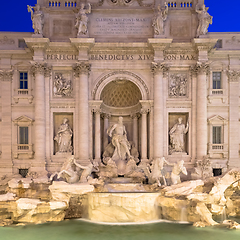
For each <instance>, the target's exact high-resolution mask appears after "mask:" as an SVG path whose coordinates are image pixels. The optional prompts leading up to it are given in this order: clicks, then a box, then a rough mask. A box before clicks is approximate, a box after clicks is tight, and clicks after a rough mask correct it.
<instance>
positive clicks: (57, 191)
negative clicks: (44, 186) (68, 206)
mask: <svg viewBox="0 0 240 240" xmlns="http://www.w3.org/2000/svg"><path fill="white" fill-rule="evenodd" d="M49 190H50V192H51V194H52V198H53V199H54V200H56V201H64V202H66V203H69V200H70V197H71V195H83V194H85V193H88V192H93V191H94V186H92V185H90V184H87V183H86V184H85V183H75V184H69V183H66V182H62V181H60V182H53V184H52V185H51V186H49Z"/></svg>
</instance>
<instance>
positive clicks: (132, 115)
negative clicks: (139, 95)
mask: <svg viewBox="0 0 240 240" xmlns="http://www.w3.org/2000/svg"><path fill="white" fill-rule="evenodd" d="M130 117H131V118H132V119H135V118H137V119H138V118H139V117H140V114H139V113H133V114H131V115H130Z"/></svg>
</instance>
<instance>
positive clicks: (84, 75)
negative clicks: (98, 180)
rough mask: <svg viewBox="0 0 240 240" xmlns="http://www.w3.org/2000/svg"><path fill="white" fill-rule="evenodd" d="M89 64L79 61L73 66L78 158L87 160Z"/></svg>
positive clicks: (83, 160)
mask: <svg viewBox="0 0 240 240" xmlns="http://www.w3.org/2000/svg"><path fill="white" fill-rule="evenodd" d="M90 69H91V65H90V64H89V63H88V62H80V63H78V64H77V65H76V66H74V68H73V70H74V74H75V78H76V79H77V81H79V89H77V91H78V92H79V93H78V95H79V98H78V106H79V120H78V124H79V141H78V147H79V160H80V161H82V162H87V161H88V160H89V134H88V131H89V107H88V76H89V72H90Z"/></svg>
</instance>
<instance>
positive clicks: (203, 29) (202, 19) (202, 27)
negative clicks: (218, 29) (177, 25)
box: [196, 4, 213, 37]
mask: <svg viewBox="0 0 240 240" xmlns="http://www.w3.org/2000/svg"><path fill="white" fill-rule="evenodd" d="M207 11H208V8H207V7H206V6H205V4H203V6H202V9H197V7H196V12H197V13H198V20H199V25H198V29H197V37H199V36H200V35H205V34H207V32H208V27H209V24H212V18H213V17H212V16H210V14H209V13H208V12H207Z"/></svg>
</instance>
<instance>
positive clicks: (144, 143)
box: [141, 109, 148, 160]
mask: <svg viewBox="0 0 240 240" xmlns="http://www.w3.org/2000/svg"><path fill="white" fill-rule="evenodd" d="M147 113H148V109H142V110H141V114H142V124H141V159H142V160H146V159H147Z"/></svg>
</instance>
